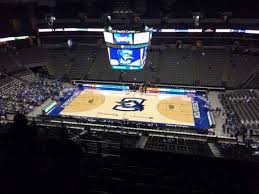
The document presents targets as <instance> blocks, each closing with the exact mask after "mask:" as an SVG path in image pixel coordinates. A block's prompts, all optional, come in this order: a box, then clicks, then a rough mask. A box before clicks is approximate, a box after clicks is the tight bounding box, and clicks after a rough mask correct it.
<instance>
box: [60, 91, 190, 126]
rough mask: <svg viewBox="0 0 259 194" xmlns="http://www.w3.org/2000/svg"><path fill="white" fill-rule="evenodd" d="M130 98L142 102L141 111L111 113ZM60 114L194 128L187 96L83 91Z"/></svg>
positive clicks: (116, 111) (115, 111)
mask: <svg viewBox="0 0 259 194" xmlns="http://www.w3.org/2000/svg"><path fill="white" fill-rule="evenodd" d="M132 98H138V99H140V101H141V100H143V105H144V108H143V110H135V111H127V110H124V111H119V110H115V109H114V108H115V107H116V106H120V105H121V103H119V102H121V101H122V100H123V99H124V100H125V99H126V100H129V99H132ZM131 105H132V104H131ZM60 114H61V115H70V116H85V117H97V118H107V119H120V120H121V119H128V120H131V121H140V122H154V123H166V124H177V125H188V126H194V117H193V110H192V99H191V98H190V97H188V96H187V95H174V94H159V93H146V94H142V93H138V92H124V91H107V90H90V89H87V90H84V91H82V92H81V93H80V94H79V95H78V96H77V97H76V98H75V99H74V100H73V101H72V102H71V103H70V104H68V105H67V107H66V108H65V109H64V110H63V111H62V112H61V113H60Z"/></svg>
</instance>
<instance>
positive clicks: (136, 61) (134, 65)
mask: <svg viewBox="0 0 259 194" xmlns="http://www.w3.org/2000/svg"><path fill="white" fill-rule="evenodd" d="M108 49H109V54H110V64H111V65H112V68H113V69H125V70H126V69H142V67H143V64H142V62H141V56H140V49H120V48H108Z"/></svg>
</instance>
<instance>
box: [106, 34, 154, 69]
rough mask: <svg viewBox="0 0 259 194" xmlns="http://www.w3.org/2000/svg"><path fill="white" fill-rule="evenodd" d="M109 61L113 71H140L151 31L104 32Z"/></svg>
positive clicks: (144, 60) (144, 59) (143, 63)
mask: <svg viewBox="0 0 259 194" xmlns="http://www.w3.org/2000/svg"><path fill="white" fill-rule="evenodd" d="M103 34H104V40H105V42H106V46H107V51H108V56H109V61H110V64H111V67H112V68H113V69H120V70H140V69H142V68H143V67H144V65H145V62H146V58H147V52H148V47H149V45H150V42H151V38H152V31H145V32H135V31H116V30H112V31H104V33H103Z"/></svg>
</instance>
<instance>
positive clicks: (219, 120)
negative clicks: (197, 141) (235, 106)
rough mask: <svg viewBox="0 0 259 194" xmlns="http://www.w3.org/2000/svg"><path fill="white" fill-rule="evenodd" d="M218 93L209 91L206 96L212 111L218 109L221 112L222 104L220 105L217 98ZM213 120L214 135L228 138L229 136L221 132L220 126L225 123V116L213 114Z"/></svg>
mask: <svg viewBox="0 0 259 194" xmlns="http://www.w3.org/2000/svg"><path fill="white" fill-rule="evenodd" d="M219 93H220V92H214V91H211V92H209V95H208V96H209V100H210V104H211V107H212V108H213V109H216V108H217V107H219V108H221V109H222V110H223V107H222V104H221V103H220V100H219V98H218V95H219ZM214 118H215V122H216V127H215V128H214V132H215V135H217V136H225V137H229V134H227V133H223V131H222V125H223V124H224V123H225V120H226V116H222V114H221V115H220V116H218V115H216V114H214Z"/></svg>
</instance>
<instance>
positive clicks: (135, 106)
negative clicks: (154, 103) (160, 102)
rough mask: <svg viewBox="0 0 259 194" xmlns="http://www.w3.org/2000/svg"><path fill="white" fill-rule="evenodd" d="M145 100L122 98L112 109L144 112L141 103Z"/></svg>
mask: <svg viewBox="0 0 259 194" xmlns="http://www.w3.org/2000/svg"><path fill="white" fill-rule="evenodd" d="M144 102H145V99H142V98H123V99H122V100H121V101H120V102H117V103H118V104H119V105H116V106H114V107H113V109H114V110H118V111H142V110H144V105H143V103H144Z"/></svg>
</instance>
